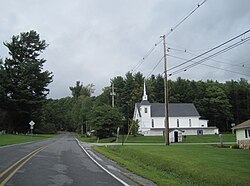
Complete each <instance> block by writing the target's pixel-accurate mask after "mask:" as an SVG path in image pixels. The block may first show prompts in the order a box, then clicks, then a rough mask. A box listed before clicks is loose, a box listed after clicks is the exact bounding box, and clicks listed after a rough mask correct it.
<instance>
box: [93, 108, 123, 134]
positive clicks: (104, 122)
mask: <svg viewBox="0 0 250 186" xmlns="http://www.w3.org/2000/svg"><path fill="white" fill-rule="evenodd" d="M89 123H90V124H91V128H92V129H94V130H95V131H96V135H97V136H98V137H99V138H105V137H111V136H113V134H114V133H115V132H116V130H117V127H119V126H121V124H122V114H121V113H120V112H119V111H118V109H117V108H113V107H111V106H110V105H102V106H98V107H95V108H94V109H93V111H92V113H91V115H90V119H89Z"/></svg>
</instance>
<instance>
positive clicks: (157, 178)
mask: <svg viewBox="0 0 250 186" xmlns="http://www.w3.org/2000/svg"><path fill="white" fill-rule="evenodd" d="M93 148H94V149H95V150H96V151H98V152H100V153H102V154H103V155H105V156H107V157H108V158H110V159H112V160H114V161H116V162H118V163H119V164H120V165H122V166H124V167H126V168H127V169H129V170H130V171H132V172H134V173H136V174H138V175H140V176H142V177H145V178H147V179H150V180H152V181H154V182H155V183H156V184H157V185H241V186H244V185H249V183H250V176H249V175H250V169H249V165H250V151H248V150H239V149H230V148H218V147H214V146H211V145H187V146H185V145H181V146H176V145H174V146H171V145H170V146H150V145H148V146H129V145H125V146H108V147H104V146H102V147H97V146H96V147H93Z"/></svg>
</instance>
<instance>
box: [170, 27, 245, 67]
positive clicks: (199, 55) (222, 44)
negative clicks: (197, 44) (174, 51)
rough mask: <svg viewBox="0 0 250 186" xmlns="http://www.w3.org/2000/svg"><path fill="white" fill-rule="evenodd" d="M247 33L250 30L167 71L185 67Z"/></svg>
mask: <svg viewBox="0 0 250 186" xmlns="http://www.w3.org/2000/svg"><path fill="white" fill-rule="evenodd" d="M248 32H250V29H249V30H247V31H245V32H243V33H241V34H239V35H237V36H235V37H233V38H232V39H229V40H227V41H225V42H223V43H222V44H219V45H217V46H216V47H213V48H212V49H210V50H208V51H206V52H203V53H201V54H199V55H198V56H196V57H193V58H192V59H189V60H187V61H185V62H183V63H181V64H179V65H176V66H174V67H172V68H170V69H169V70H173V69H175V68H178V67H180V66H182V65H185V64H187V63H189V62H191V61H193V60H195V59H197V58H199V57H202V56H204V55H205V54H208V53H209V52H212V51H214V50H216V49H218V48H220V47H222V46H224V45H226V44H227V43H230V42H232V41H233V40H235V39H237V38H239V37H241V36H243V35H245V34H246V33H248ZM243 40H244V39H243Z"/></svg>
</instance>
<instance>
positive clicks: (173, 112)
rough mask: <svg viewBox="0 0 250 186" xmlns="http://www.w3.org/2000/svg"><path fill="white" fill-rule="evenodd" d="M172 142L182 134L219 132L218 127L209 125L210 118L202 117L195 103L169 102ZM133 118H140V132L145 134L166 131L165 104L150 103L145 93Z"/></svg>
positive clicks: (149, 134) (150, 134) (158, 133)
mask: <svg viewBox="0 0 250 186" xmlns="http://www.w3.org/2000/svg"><path fill="white" fill-rule="evenodd" d="M168 108H169V129H170V131H169V136H170V142H181V141H182V136H188V135H207V134H218V133H219V131H218V128H217V127H208V125H207V122H208V120H203V119H200V117H201V116H200V115H199V113H198V111H197V109H196V108H195V106H194V104H193V103H169V104H168ZM133 120H135V121H136V120H138V122H139V123H138V124H139V133H140V134H142V135H144V136H163V135H164V132H165V104H164V103H150V102H149V101H148V96H147V94H146V86H145V83H144V93H143V97H142V101H141V103H136V104H135V108H134V116H133Z"/></svg>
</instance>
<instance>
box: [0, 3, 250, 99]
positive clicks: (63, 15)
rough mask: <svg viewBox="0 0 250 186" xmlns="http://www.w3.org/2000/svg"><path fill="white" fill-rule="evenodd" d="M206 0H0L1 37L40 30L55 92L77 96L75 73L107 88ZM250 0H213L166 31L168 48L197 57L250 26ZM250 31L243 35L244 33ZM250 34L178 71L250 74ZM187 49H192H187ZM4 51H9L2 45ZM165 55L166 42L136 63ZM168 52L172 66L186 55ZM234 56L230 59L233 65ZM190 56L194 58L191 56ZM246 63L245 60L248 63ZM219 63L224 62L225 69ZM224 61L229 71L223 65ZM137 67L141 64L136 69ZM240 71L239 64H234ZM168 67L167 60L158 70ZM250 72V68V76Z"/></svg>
mask: <svg viewBox="0 0 250 186" xmlns="http://www.w3.org/2000/svg"><path fill="white" fill-rule="evenodd" d="M199 2H201V0H88V1H87V0H71V1H70V0H21V1H20V0H1V11H0V43H3V42H5V41H10V38H11V36H13V35H18V34H19V33H20V32H26V31H30V30H36V31H37V32H38V33H39V34H40V37H41V39H44V40H46V42H47V43H48V44H49V47H48V48H47V49H46V50H45V51H44V54H43V57H44V58H45V59H46V60H47V62H46V63H45V65H44V69H45V70H49V71H51V72H53V75H54V79H53V83H51V84H50V85H49V88H50V95H49V97H50V98H61V97H65V96H70V94H71V93H70V90H69V86H73V85H75V83H76V81H78V80H79V81H81V82H83V84H84V85H87V84H90V83H93V84H94V85H95V88H96V91H95V95H98V94H100V93H101V92H102V91H101V90H102V88H103V87H106V86H109V85H110V79H112V78H114V77H116V76H125V74H126V73H127V72H128V71H130V70H134V69H135V68H134V67H135V66H136V65H137V64H138V63H139V62H140V61H141V60H142V58H143V57H145V55H146V54H147V52H148V51H149V50H150V49H151V48H152V47H153V46H154V44H155V43H157V42H158V41H159V40H160V36H161V35H163V34H166V33H168V32H169V31H170V29H171V28H172V27H173V26H174V25H175V24H177V23H178V22H179V21H180V20H181V19H182V18H183V17H184V16H185V15H187V14H188V13H189V12H190V11H191V10H192V9H193V8H194V7H195V6H196V5H197V4H198V3H199ZM249 8H250V1H248V0H208V1H206V2H205V3H204V4H203V5H202V6H200V8H198V9H197V10H196V11H195V12H194V13H193V14H192V15H191V16H190V17H189V18H188V19H186V20H185V21H184V22H183V23H182V24H181V25H180V26H179V27H178V28H176V29H175V30H174V31H173V32H172V33H171V34H170V35H169V36H168V37H167V38H166V42H167V46H168V47H171V48H172V49H170V50H169V53H168V54H169V55H174V56H177V57H182V58H185V59H190V58H192V57H193V56H192V55H190V54H189V53H188V52H190V53H193V54H196V55H198V54H200V53H202V52H205V51H206V50H208V49H211V48H213V47H215V46H217V45H219V44H220V43H222V42H224V41H227V40H229V39H231V38H233V37H234V36H236V35H239V34H240V33H243V32H244V31H246V30H248V29H250V9H249ZM248 36H250V34H248V35H245V36H243V37H241V39H244V38H246V37H248ZM249 49H250V42H246V43H244V44H242V45H240V46H238V47H236V48H234V49H232V50H230V51H228V52H226V53H224V54H223V55H220V56H217V57H216V58H213V59H214V60H216V61H211V60H210V61H206V62H204V63H203V64H205V65H210V66H214V67H216V68H212V67H208V66H205V65H198V66H196V67H194V68H191V69H189V70H187V71H185V72H184V71H183V72H182V73H178V74H176V75H173V76H171V77H170V79H172V80H174V79H176V78H177V77H178V76H180V77H182V78H185V79H190V80H207V79H213V80H218V81H220V82H225V81H229V80H231V79H233V80H239V79H240V78H241V77H242V78H245V79H247V80H248V81H249V79H250V77H249V76H250V50H249ZM185 50H186V52H185ZM0 56H2V57H3V58H4V57H7V56H8V51H7V49H6V48H5V47H4V45H3V44H1V45H0ZM162 56H163V44H162V43H159V45H158V46H157V47H155V49H154V51H153V52H152V53H151V54H150V55H149V56H148V57H145V60H143V63H142V64H141V65H140V66H139V68H138V69H136V70H137V71H140V72H142V73H143V74H144V76H145V77H147V76H148V75H150V72H151V71H152V69H153V68H154V67H155V66H156V64H157V63H158V61H159V60H160V59H161V58H162ZM182 62H183V61H182V60H179V59H175V58H173V57H168V68H171V67H173V66H175V65H177V64H180V63H182ZM229 63H230V64H231V65H229ZM190 64H191V63H190ZM243 66H244V67H243ZM218 68H219V69H218ZM220 69H225V70H228V71H223V70H220ZM137 71H136V72H137ZM229 71H233V72H234V73H233V72H229ZM162 72H163V61H162V62H161V63H160V64H159V65H158V66H157V67H156V68H155V70H154V71H153V74H156V75H157V74H159V73H162ZM243 74H246V75H248V76H245V75H243Z"/></svg>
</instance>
